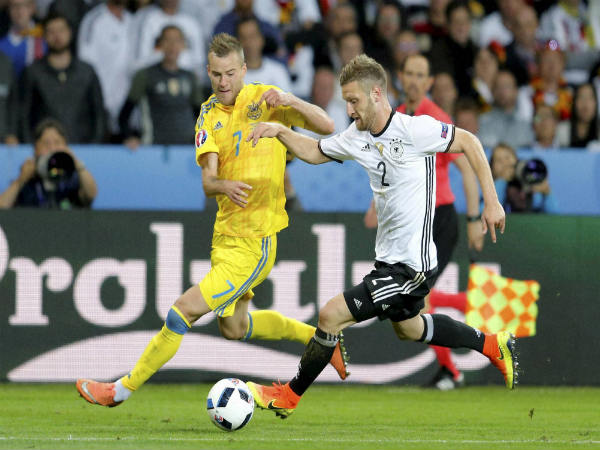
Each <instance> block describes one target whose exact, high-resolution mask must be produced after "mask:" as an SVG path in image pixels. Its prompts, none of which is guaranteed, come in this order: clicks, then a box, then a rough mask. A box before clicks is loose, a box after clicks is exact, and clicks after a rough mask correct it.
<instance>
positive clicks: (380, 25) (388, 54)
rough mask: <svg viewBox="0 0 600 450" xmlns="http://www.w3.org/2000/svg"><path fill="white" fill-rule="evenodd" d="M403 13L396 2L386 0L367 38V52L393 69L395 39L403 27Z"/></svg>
mask: <svg viewBox="0 0 600 450" xmlns="http://www.w3.org/2000/svg"><path fill="white" fill-rule="evenodd" d="M403 19H404V18H403V13H402V11H401V10H400V6H399V5H398V3H396V2H392V1H389V0H388V1H384V2H383V3H382V4H381V6H380V7H379V10H378V12H377V19H376V21H375V29H374V30H373V33H372V34H371V35H370V36H369V39H368V40H366V44H367V45H366V53H367V55H369V56H370V57H371V58H374V59H375V60H376V61H377V62H378V63H380V64H381V65H383V67H384V68H386V69H387V70H393V68H394V58H393V48H394V39H395V37H396V35H397V34H398V33H399V32H400V30H402V28H404V27H403Z"/></svg>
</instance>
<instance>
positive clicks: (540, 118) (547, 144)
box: [533, 103, 559, 150]
mask: <svg viewBox="0 0 600 450" xmlns="http://www.w3.org/2000/svg"><path fill="white" fill-rule="evenodd" d="M557 127H558V113H557V112H556V110H555V109H554V108H552V106H549V105H546V104H543V103H542V104H540V105H539V106H538V107H537V109H536V110H535V116H533V131H534V133H535V142H534V144H533V148H534V149H537V150H550V149H557V148H558V147H559V143H558V136H557V135H556V128H557Z"/></svg>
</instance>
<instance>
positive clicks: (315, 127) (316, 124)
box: [259, 89, 335, 135]
mask: <svg viewBox="0 0 600 450" xmlns="http://www.w3.org/2000/svg"><path fill="white" fill-rule="evenodd" d="M263 100H264V101H265V103H266V104H267V108H277V107H278V106H290V107H292V108H294V109H295V110H296V111H298V112H299V113H300V114H302V116H303V117H304V120H305V121H306V126H305V128H306V129H307V130H310V131H314V132H315V133H318V134H324V135H325V134H331V133H333V132H334V131H335V124H334V123H333V119H332V118H331V117H329V116H328V115H327V113H326V112H325V111H324V110H323V109H322V108H320V107H319V106H317V105H313V104H312V103H308V102H305V101H304V100H302V99H300V98H298V97H296V96H295V95H294V94H292V93H290V92H283V91H280V90H279V89H269V90H268V91H266V92H265V93H264V94H263V95H262V97H261V98H260V101H259V104H260V103H262V101H263Z"/></svg>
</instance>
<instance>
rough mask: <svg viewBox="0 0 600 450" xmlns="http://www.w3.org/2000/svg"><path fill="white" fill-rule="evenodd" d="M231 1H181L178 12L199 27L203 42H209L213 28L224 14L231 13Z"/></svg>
mask: <svg viewBox="0 0 600 450" xmlns="http://www.w3.org/2000/svg"><path fill="white" fill-rule="evenodd" d="M232 5H233V0H227V1H217V2H215V0H181V1H180V3H179V12H180V13H181V14H184V15H186V16H188V17H192V18H193V19H194V20H195V21H196V22H197V24H198V26H199V27H200V31H201V32H202V37H203V40H204V42H209V41H210V38H211V36H212V34H213V30H214V29H215V26H216V25H217V23H218V22H219V20H221V17H223V16H224V15H225V14H227V13H228V12H229V11H231V7H232Z"/></svg>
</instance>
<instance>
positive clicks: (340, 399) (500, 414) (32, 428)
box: [0, 384, 600, 450]
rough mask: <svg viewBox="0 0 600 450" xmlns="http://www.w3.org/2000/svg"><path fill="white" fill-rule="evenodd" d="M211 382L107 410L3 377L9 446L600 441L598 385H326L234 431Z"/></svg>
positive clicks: (164, 387) (168, 387)
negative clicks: (219, 423) (220, 422)
mask: <svg viewBox="0 0 600 450" xmlns="http://www.w3.org/2000/svg"><path fill="white" fill-rule="evenodd" d="M210 387H211V386H210V385H208V384H197V385H195V384H184V385H177V384H149V385H147V386H144V387H143V388H142V389H141V390H140V391H139V392H138V393H136V394H135V395H134V396H133V397H132V398H131V399H130V400H129V401H127V402H126V403H124V404H123V405H120V406H119V407H117V408H102V407H98V406H93V405H89V404H87V403H85V402H84V401H83V399H81V398H79V396H78V394H77V392H76V390H75V387H74V385H64V384H60V385H15V384H0V448H10V449H14V448H19V449H22V448H36V449H38V448H39V449H59V448H60V449H63V448H65V449H146V448H148V449H150V448H151V449H170V450H174V449H180V448H181V449H277V450H287V449H344V450H345V449H463V448H464V449H507V448H510V449H513V448H514V449H552V450H554V449H564V448H576V449H585V448H595V449H600V389H599V388H552V387H521V388H517V389H515V390H514V391H508V390H506V389H504V388H502V387H500V386H494V387H467V388H464V389H461V390H458V391H452V392H439V391H433V390H425V389H419V388H411V387H399V386H359V385H336V386H327V385H317V386H314V387H312V388H311V389H310V390H309V391H308V392H307V393H306V395H305V396H304V398H303V399H302V402H301V403H300V405H299V408H298V410H297V411H296V412H295V413H294V414H293V415H292V416H291V417H290V418H288V419H286V420H281V419H278V418H276V417H275V414H273V413H272V412H270V411H262V410H258V409H257V410H256V411H255V414H254V417H253V419H252V420H251V421H250V423H249V424H248V425H247V426H246V428H244V429H242V430H240V431H237V432H234V433H226V432H223V431H220V430H219V429H217V428H216V427H215V426H214V425H212V424H211V423H210V421H209V419H208V416H207V414H206V410H205V402H206V395H207V393H208V391H209V389H210Z"/></svg>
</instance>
